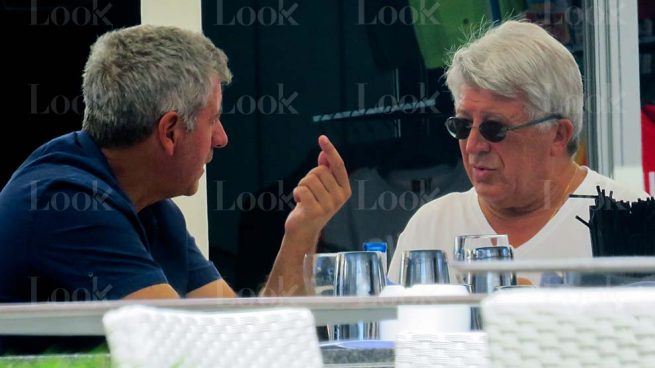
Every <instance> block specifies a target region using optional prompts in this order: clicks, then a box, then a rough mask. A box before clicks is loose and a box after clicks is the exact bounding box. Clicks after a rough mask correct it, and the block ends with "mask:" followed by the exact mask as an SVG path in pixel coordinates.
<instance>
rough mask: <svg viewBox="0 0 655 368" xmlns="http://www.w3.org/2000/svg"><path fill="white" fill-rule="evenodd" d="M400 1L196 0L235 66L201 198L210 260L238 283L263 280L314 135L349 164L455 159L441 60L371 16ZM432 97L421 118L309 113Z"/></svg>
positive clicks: (312, 155)
mask: <svg viewBox="0 0 655 368" xmlns="http://www.w3.org/2000/svg"><path fill="white" fill-rule="evenodd" d="M407 4H408V3H407V1H391V2H388V1H376V0H367V1H365V2H364V1H363V0H362V1H337V2H335V1H333V0H314V1H311V2H310V1H300V2H298V1H280V0H259V1H239V2H236V1H231V2H228V1H205V2H203V14H204V15H203V29H204V31H205V33H206V34H207V35H208V36H209V37H210V38H212V39H213V40H214V42H215V43H216V44H217V45H218V46H219V47H221V48H223V49H224V50H225V51H226V53H227V54H228V55H229V57H230V68H231V69H232V71H233V72H234V75H235V78H234V81H233V84H232V85H231V86H229V87H228V88H226V89H225V91H224V102H223V109H224V111H225V113H224V116H223V119H222V120H223V124H224V125H225V127H226V130H227V132H228V135H229V136H230V144H229V146H228V147H227V148H225V149H223V150H220V151H218V152H216V153H215V159H214V161H212V163H211V164H210V165H209V170H208V185H209V187H208V189H209V190H208V197H209V198H208V201H209V221H210V233H209V236H210V245H211V252H210V254H211V259H212V260H213V261H214V262H215V263H216V264H217V266H218V267H219V270H221V272H222V273H223V275H224V277H226V279H228V281H230V282H231V284H232V285H234V286H235V287H236V288H237V289H243V288H247V289H257V288H258V287H259V286H261V284H262V283H263V282H264V280H265V278H266V273H267V272H268V271H269V270H270V267H271V265H272V262H273V259H274V257H275V254H276V253H277V250H278V247H279V244H280V240H281V238H282V234H283V225H284V219H285V218H286V215H287V213H288V212H289V211H290V209H291V207H292V203H289V202H288V199H289V198H290V193H291V190H292V189H293V187H294V186H295V184H296V183H297V182H298V180H300V179H301V178H302V176H303V175H304V173H305V172H307V171H308V170H309V169H311V168H312V167H313V166H314V165H315V164H316V155H317V150H316V148H317V144H316V139H317V137H318V135H319V134H327V135H328V136H330V137H331V138H332V139H333V140H334V141H335V143H336V144H337V145H338V147H339V148H340V150H341V153H342V155H343V156H344V158H345V161H346V163H347V166H348V168H349V170H350V171H351V172H352V171H353V170H355V169H357V168H359V167H363V166H376V165H379V164H380V161H383V160H385V159H388V158H389V156H390V155H394V156H403V155H410V156H411V155H414V154H415V153H416V152H421V153H425V155H428V156H429V162H428V163H425V162H423V163H419V165H417V166H421V165H427V164H430V165H435V164H438V163H440V162H446V161H450V162H452V161H453V160H456V159H457V156H458V151H457V145H456V142H455V141H454V140H452V139H450V138H449V137H447V136H446V133H445V130H444V129H443V126H442V125H441V124H442V122H443V118H444V116H447V115H449V112H450V109H451V104H452V102H451V101H450V96H449V95H448V93H447V92H446V91H445V89H444V88H443V86H442V85H441V83H440V81H439V77H440V76H441V70H438V69H435V70H426V69H425V68H424V66H423V65H424V64H423V59H422V57H421V54H420V51H419V49H418V45H417V42H416V39H415V35H414V29H413V26H412V25H411V21H410V22H402V21H396V22H394V23H393V24H388V25H386V24H381V21H380V19H377V18H376V17H377V15H378V14H379V12H380V9H381V8H382V7H387V9H386V10H385V11H387V15H388V16H389V17H393V12H394V9H395V11H396V12H397V13H396V14H400V11H401V10H402V9H403V8H406V7H407ZM254 14H256V15H257V16H258V17H259V18H257V20H254V18H253V15H254ZM388 19H391V18H388ZM389 23H390V22H389ZM402 96H404V98H403V99H400V97H402ZM434 97H436V99H437V103H438V106H437V107H436V108H434V109H433V110H429V111H428V112H435V113H434V114H433V116H430V117H426V116H427V114H423V115H422V117H420V118H418V117H416V116H414V115H413V114H402V115H400V118H399V119H391V118H389V116H385V114H381V115H382V116H381V117H378V118H373V119H368V120H365V121H362V120H347V119H344V120H339V121H333V122H324V123H314V122H313V121H312V118H313V116H315V115H319V114H326V113H333V112H339V111H349V110H357V109H362V108H369V107H374V106H383V105H392V104H394V103H398V102H404V101H406V102H411V101H417V100H420V99H430V98H434ZM255 104H256V105H257V106H256V107H255V106H254V105H255ZM386 115H389V114H386ZM399 127H401V128H402V132H403V134H402V138H397V137H398V128H399ZM429 127H433V128H432V129H429ZM429 132H431V133H429ZM408 158H409V160H406V161H411V157H408ZM399 162H400V161H399ZM399 165H400V163H399ZM403 165H404V164H403ZM384 226H385V224H380V227H381V228H383V227H384ZM339 246H340V248H339V249H338V250H349V249H358V247H359V246H360V244H340V245H339ZM243 295H248V291H245V292H244V294H243Z"/></svg>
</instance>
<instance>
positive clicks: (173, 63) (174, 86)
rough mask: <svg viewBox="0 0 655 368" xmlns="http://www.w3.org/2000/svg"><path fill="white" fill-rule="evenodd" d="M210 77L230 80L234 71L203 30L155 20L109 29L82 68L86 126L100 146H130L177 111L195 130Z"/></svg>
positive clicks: (210, 82)
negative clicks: (203, 33)
mask: <svg viewBox="0 0 655 368" xmlns="http://www.w3.org/2000/svg"><path fill="white" fill-rule="evenodd" d="M212 78H218V80H219V81H220V82H221V83H223V84H228V83H229V82H230V81H231V79H232V73H231V72H230V70H229V69H228V67H227V56H225V53H224V52H223V51H222V50H220V49H219V48H217V47H216V46H214V44H213V43H212V42H211V40H209V39H208V38H207V37H205V36H204V35H202V34H200V33H196V32H191V31H188V30H183V29H180V28H176V27H167V26H153V25H140V26H135V27H129V28H125V29H121V30H117V31H111V32H108V33H105V34H104V35H102V36H101V37H100V38H98V40H97V41H96V42H95V43H94V45H93V46H92V47H91V54H90V55H89V59H88V60H87V62H86V66H85V67H84V75H83V83H82V90H83V95H84V103H85V109H84V121H83V124H82V128H83V129H84V130H85V131H87V132H88V133H89V134H90V135H91V137H92V138H93V139H94V140H95V141H96V143H97V144H98V145H100V146H101V147H127V146H130V145H133V144H135V143H138V142H140V141H142V140H144V139H145V138H146V137H147V136H148V135H150V134H151V133H152V131H153V129H154V128H155V125H156V123H157V121H158V120H159V119H160V118H161V116H162V115H163V114H164V113H166V112H167V111H177V112H178V113H179V114H180V115H181V116H182V119H183V120H184V122H185V124H186V128H187V130H189V131H192V130H194V129H195V125H196V115H197V114H198V112H199V111H200V110H201V109H202V108H203V107H204V106H206V105H207V103H208V102H209V99H210V98H211V96H212Z"/></svg>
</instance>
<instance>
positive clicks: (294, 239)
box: [261, 233, 318, 296]
mask: <svg viewBox="0 0 655 368" xmlns="http://www.w3.org/2000/svg"><path fill="white" fill-rule="evenodd" d="M317 242H318V233H315V234H297V235H293V234H285V235H284V238H283V239H282V245H281V246H280V251H279V252H278V254H277V258H275V263H274V264H273V269H272V270H271V274H270V276H269V278H268V281H267V282H266V286H265V287H264V289H263V290H262V292H261V296H299V295H305V294H306V292H305V281H304V272H303V264H304V259H305V255H306V254H312V255H313V254H314V253H316V243H317Z"/></svg>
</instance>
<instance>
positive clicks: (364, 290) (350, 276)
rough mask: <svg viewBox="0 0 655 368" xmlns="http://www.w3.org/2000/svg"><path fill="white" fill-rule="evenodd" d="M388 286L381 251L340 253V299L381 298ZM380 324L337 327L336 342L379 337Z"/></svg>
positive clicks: (334, 332) (338, 259)
mask: <svg viewBox="0 0 655 368" xmlns="http://www.w3.org/2000/svg"><path fill="white" fill-rule="evenodd" d="M384 284H385V275H384V268H383V267H382V260H381V258H380V255H379V254H378V252H365V251H364V252H341V253H338V255H337V278H336V285H335V292H336V295H337V296H375V295H379V294H380V292H381V291H382V289H383V288H384ZM379 333H380V332H379V323H378V322H370V321H359V322H357V323H350V324H342V325H337V326H334V330H333V334H332V335H331V336H333V338H334V339H335V340H372V339H378V338H379V336H380V335H379Z"/></svg>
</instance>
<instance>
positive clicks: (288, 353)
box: [103, 306, 323, 368]
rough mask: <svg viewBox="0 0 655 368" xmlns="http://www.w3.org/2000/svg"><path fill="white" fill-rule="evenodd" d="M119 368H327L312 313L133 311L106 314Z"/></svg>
mask: <svg viewBox="0 0 655 368" xmlns="http://www.w3.org/2000/svg"><path fill="white" fill-rule="evenodd" d="M103 324H104V327H105V331H106V335H107V342H108V344H109V349H110V353H111V359H112V364H113V366H115V367H153V368H154V367H157V368H162V367H194V368H195V367H212V368H222V367H226V368H227V367H229V368H240V367H244V368H245V367H249V368H250V367H279V368H287V367H298V368H301V367H302V368H306V367H322V366H323V362H322V358H321V351H320V348H319V345H318V337H317V335H316V328H315V325H314V318H313V315H312V313H311V312H310V311H309V310H308V309H302V308H298V309H274V310H264V311H254V312H242V313H205V312H187V311H179V310H167V309H156V308H152V307H144V306H128V307H123V308H120V309H117V310H114V311H110V312H108V313H106V314H105V316H104V318H103Z"/></svg>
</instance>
